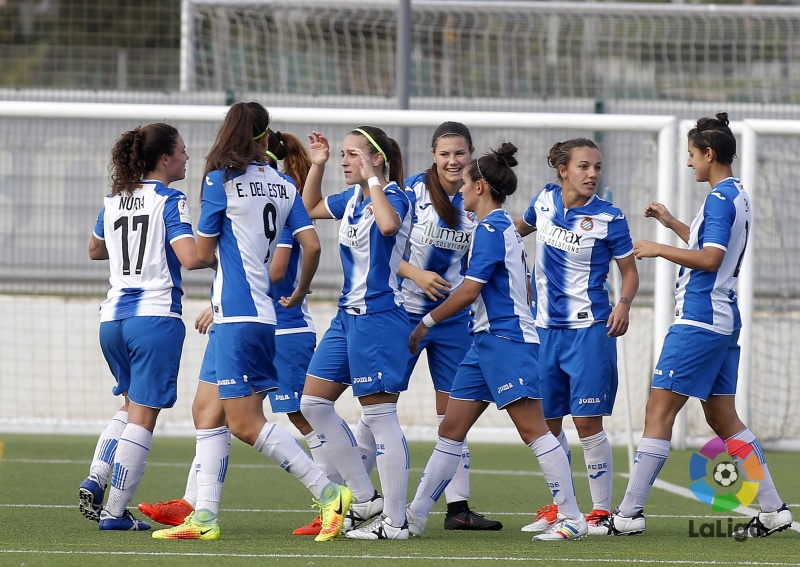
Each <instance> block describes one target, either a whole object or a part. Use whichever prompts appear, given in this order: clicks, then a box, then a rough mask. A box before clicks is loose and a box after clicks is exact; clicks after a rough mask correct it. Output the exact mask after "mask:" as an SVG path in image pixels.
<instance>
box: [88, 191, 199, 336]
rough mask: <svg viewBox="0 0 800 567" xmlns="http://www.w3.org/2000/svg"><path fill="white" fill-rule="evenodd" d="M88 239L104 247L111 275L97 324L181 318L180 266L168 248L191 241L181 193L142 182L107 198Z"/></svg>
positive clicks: (191, 236)
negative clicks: (138, 319) (174, 244)
mask: <svg viewBox="0 0 800 567" xmlns="http://www.w3.org/2000/svg"><path fill="white" fill-rule="evenodd" d="M94 235H95V237H96V238H98V239H100V240H104V241H105V244H106V249H107V250H108V259H109V267H110V272H111V275H110V277H109V280H108V281H109V283H110V284H111V287H110V289H109V290H108V295H107V298H106V300H105V301H103V303H102V304H101V305H100V320H101V321H116V320H118V319H126V318H128V317H137V316H139V317H153V316H155V317H180V316H181V310H182V309H181V296H182V295H183V290H182V289H181V264H180V262H179V261H178V257H177V256H176V255H175V252H174V251H173V250H172V243H173V242H175V241H176V240H178V239H181V238H194V236H193V235H192V218H191V215H190V214H189V206H188V204H187V203H186V196H185V195H184V194H183V193H181V192H180V191H178V190H177V189H170V188H169V187H166V186H165V185H164V184H163V183H161V182H160V181H150V180H144V181H142V182H141V183H139V185H137V186H136V188H135V189H134V191H133V192H132V193H130V194H128V195H116V196H111V195H109V196H107V197H106V198H105V200H104V207H103V209H102V210H101V211H100V215H99V216H98V217H97V224H96V225H95V228H94Z"/></svg>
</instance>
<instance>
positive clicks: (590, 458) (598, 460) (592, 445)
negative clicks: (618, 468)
mask: <svg viewBox="0 0 800 567" xmlns="http://www.w3.org/2000/svg"><path fill="white" fill-rule="evenodd" d="M581 446H582V447H583V459H584V461H586V473H587V474H588V476H589V491H590V492H591V493H592V502H593V505H594V509H595V510H605V511H606V512H610V511H611V491H612V489H613V487H614V478H613V476H612V473H613V468H612V465H613V456H612V454H611V443H609V442H608V436H607V435H606V432H605V431H601V432H600V433H596V434H594V435H590V436H589V437H584V438H582V439H581Z"/></svg>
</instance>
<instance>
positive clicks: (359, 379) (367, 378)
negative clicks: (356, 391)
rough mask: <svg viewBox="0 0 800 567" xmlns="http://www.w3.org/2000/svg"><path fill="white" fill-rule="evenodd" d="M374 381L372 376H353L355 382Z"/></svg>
mask: <svg viewBox="0 0 800 567" xmlns="http://www.w3.org/2000/svg"><path fill="white" fill-rule="evenodd" d="M370 382H372V376H356V377H355V378H353V384H369V383H370Z"/></svg>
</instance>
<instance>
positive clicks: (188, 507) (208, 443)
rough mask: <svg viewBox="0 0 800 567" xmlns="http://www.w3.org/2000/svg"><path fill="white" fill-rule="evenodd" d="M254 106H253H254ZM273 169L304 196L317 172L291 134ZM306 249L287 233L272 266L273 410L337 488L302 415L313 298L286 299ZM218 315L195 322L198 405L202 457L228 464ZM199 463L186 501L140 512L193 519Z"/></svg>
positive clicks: (275, 145)
mask: <svg viewBox="0 0 800 567" xmlns="http://www.w3.org/2000/svg"><path fill="white" fill-rule="evenodd" d="M249 104H251V105H252V104H253V103H249ZM266 155H267V159H266V161H267V163H269V165H270V166H272V167H273V168H277V167H278V161H279V160H280V161H282V162H283V172H284V174H286V175H288V176H289V177H290V178H291V179H292V180H293V182H295V183H296V184H297V187H298V191H299V192H300V193H301V194H302V185H303V183H305V178H306V176H307V175H308V170H309V168H310V167H311V160H310V158H309V156H308V150H306V148H305V146H304V145H303V143H302V142H301V141H300V140H299V139H298V138H297V137H295V136H293V135H291V134H287V133H281V132H273V131H272V130H270V131H269V132H268V133H267V149H266ZM302 253H303V252H302V247H301V246H300V245H299V243H298V242H297V240H296V239H295V238H294V237H293V236H292V234H291V231H290V230H289V229H287V228H284V230H283V233H282V234H281V239H280V240H279V242H278V246H277V248H276V249H275V253H274V255H273V257H272V262H271V264H270V277H271V280H272V282H273V283H274V284H275V285H274V286H273V289H272V295H273V304H274V307H275V317H276V320H277V326H276V330H275V351H276V352H275V360H274V364H275V369H276V374H277V376H278V388H277V389H276V390H272V391H270V392H269V393H268V395H269V401H270V406H271V407H272V411H273V412H275V413H287V414H288V417H289V420H290V421H291V422H292V424H293V425H295V427H297V428H298V430H299V431H300V432H301V433H302V434H303V435H304V436H305V438H306V442H307V443H308V444H309V447H311V451H312V456H313V457H314V460H315V462H317V464H319V465H320V466H321V467H322V469H323V471H325V472H326V476H328V478H329V479H330V480H333V481H334V482H341V480H340V478H338V474H336V471H335V470H333V471H330V470H329V469H330V466H329V465H328V466H326V463H325V460H324V455H323V454H322V453H321V451H319V450H318V449H319V446H320V443H319V440H318V439H317V438H316V435H315V434H314V432H313V430H312V429H311V426H310V425H309V424H308V422H307V421H306V420H305V418H303V414H301V413H300V395H301V394H302V392H303V383H304V381H305V378H306V368H307V367H308V362H309V361H310V360H311V355H312V354H313V352H314V346H315V344H316V330H315V328H314V323H313V321H312V320H311V317H310V314H309V311H308V301H307V298H303V302H302V303H301V304H300V305H298V306H295V307H289V308H286V307H283V306H282V305H281V304H280V300H281V298H288V297H291V295H292V293H293V292H294V289H295V287H296V285H297V284H298V283H299V277H300V272H299V267H300V266H301V265H302ZM212 324H213V312H212V309H211V308H210V307H209V308H208V309H206V310H204V311H203V312H202V313H201V314H200V315H199V316H198V317H197V320H196V321H195V328H196V329H197V330H198V331H199V332H200V333H206V332H208V344H207V345H206V355H205V357H204V358H203V365H202V368H201V370H200V377H199V382H198V387H197V392H196V395H195V399H194V403H193V404H192V413H193V416H194V419H195V427H196V428H197V432H198V442H197V451H198V452H203V451H204V452H208V453H212V454H215V455H217V456H218V457H219V458H221V459H222V458H227V455H228V450H229V446H230V431H229V430H228V428H227V427H224V426H223V427H222V428H216V427H215V424H216V423H217V422H218V420H219V416H220V415H221V414H222V413H223V409H222V402H221V400H220V398H219V389H218V388H217V379H216V374H215V371H214V352H215V349H216V338H215V332H214V329H213V327H212ZM196 462H197V461H196V459H195V461H193V462H192V466H191V467H190V469H189V475H188V478H187V481H186V491H185V492H184V495H183V497H182V498H180V499H176V500H168V501H165V502H156V503H147V502H142V503H141V504H139V510H140V511H141V512H142V513H143V514H145V515H146V516H149V517H150V518H152V519H153V520H155V521H157V522H160V523H162V524H167V525H170V526H179V525H181V524H183V522H184V521H185V520H186V517H187V516H188V515H189V514H191V513H192V512H193V511H194V509H195V506H196V505H197V500H198V475H197V474H196V472H195V465H196ZM201 480H202V484H203V492H204V495H203V498H204V499H205V500H210V502H206V503H204V504H203V506H204V507H205V508H206V509H209V510H211V511H212V512H214V513H217V511H218V509H219V500H220V497H221V495H222V485H223V482H224V475H221V476H220V475H215V474H206V475H204V476H203V478H202V479H201ZM321 529H322V523H321V519H320V517H319V516H317V518H315V520H314V521H313V522H312V523H311V524H309V525H308V526H304V527H303V528H298V529H297V530H295V533H296V534H298V535H318V534H319V532H320V530H321Z"/></svg>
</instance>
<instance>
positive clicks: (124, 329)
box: [100, 317, 186, 409]
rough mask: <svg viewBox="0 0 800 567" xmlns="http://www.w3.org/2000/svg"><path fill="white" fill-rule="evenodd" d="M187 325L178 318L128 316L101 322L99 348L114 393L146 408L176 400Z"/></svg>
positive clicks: (165, 404)
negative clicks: (112, 378) (110, 374)
mask: <svg viewBox="0 0 800 567" xmlns="http://www.w3.org/2000/svg"><path fill="white" fill-rule="evenodd" d="M185 337H186V327H184V325H183V321H182V320H181V319H179V318H178V317H130V318H128V319H120V320H118V321H105V322H103V323H100V348H102V349H103V356H105V358H106V361H107V362H108V367H109V368H110V369H111V373H112V374H113V375H114V378H115V379H116V380H117V385H116V387H115V388H114V389H113V390H112V392H114V395H115V396H119V395H120V394H123V393H125V392H128V399H129V400H130V401H132V402H133V403H135V404H138V405H140V406H146V407H149V408H158V409H163V408H171V407H172V406H173V405H175V401H176V400H177V399H178V369H179V368H180V364H181V351H182V350H183V339H184V338H185Z"/></svg>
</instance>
